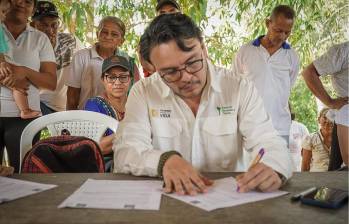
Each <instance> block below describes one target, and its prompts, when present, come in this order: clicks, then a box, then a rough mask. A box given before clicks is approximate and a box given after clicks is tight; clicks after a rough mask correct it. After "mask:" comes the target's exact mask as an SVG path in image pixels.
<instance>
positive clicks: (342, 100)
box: [327, 97, 349, 110]
mask: <svg viewBox="0 0 349 224" xmlns="http://www.w3.org/2000/svg"><path fill="white" fill-rule="evenodd" d="M348 100H349V98H348V97H339V98H336V99H332V100H331V101H330V102H329V103H328V105H327V106H328V107H329V108H331V109H336V110H339V109H341V108H342V107H343V106H344V105H346V104H348Z"/></svg>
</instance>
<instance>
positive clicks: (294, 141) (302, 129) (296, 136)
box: [289, 121, 309, 172]
mask: <svg viewBox="0 0 349 224" xmlns="http://www.w3.org/2000/svg"><path fill="white" fill-rule="evenodd" d="M308 135H309V131H308V129H307V127H306V126H305V125H304V124H302V123H299V122H297V121H292V123H291V130H290V141H289V142H290V144H289V149H290V153H291V158H292V161H293V167H294V168H295V169H294V171H296V172H299V171H301V165H302V142H303V140H304V139H305V137H307V136H308Z"/></svg>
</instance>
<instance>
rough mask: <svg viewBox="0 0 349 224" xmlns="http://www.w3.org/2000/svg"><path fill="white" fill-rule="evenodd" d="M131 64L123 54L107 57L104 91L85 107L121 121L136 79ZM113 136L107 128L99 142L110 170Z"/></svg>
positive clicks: (103, 80)
mask: <svg viewBox="0 0 349 224" xmlns="http://www.w3.org/2000/svg"><path fill="white" fill-rule="evenodd" d="M129 66H130V64H129V63H128V61H127V59H126V58H124V57H122V56H111V57H109V58H107V59H105V60H104V62H103V65H102V76H101V82H102V84H103V87H104V91H103V92H102V94H101V95H99V96H96V97H92V98H90V99H88V100H87V102H86V104H85V108H84V109H85V110H89V111H95V112H98V113H102V114H105V115H108V116H110V117H113V118H115V119H116V120H118V121H121V120H122V119H123V118H124V116H125V104H126V100H127V94H128V91H129V90H130V88H131V86H132V83H133V79H134V77H133V76H132V75H131V73H130V70H131V69H130V67H129ZM113 138H114V133H113V132H112V131H111V130H107V131H106V133H105V135H104V137H102V139H101V141H100V142H99V146H100V148H101V150H102V153H103V155H104V161H105V162H106V170H109V169H110V167H111V164H112V158H113V152H112V145H113V143H112V141H113Z"/></svg>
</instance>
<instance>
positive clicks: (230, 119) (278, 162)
mask: <svg viewBox="0 0 349 224" xmlns="http://www.w3.org/2000/svg"><path fill="white" fill-rule="evenodd" d="M208 66H209V72H208V73H209V74H208V80H207V84H206V87H205V89H204V91H203V94H202V97H201V102H200V106H199V109H198V112H197V115H196V117H195V116H194V114H193V112H192V111H191V110H190V108H189V107H188V105H187V104H186V103H185V102H184V101H183V100H182V99H181V98H180V97H179V96H177V95H175V94H174V93H173V91H172V90H171V89H170V88H169V87H168V86H167V85H166V84H165V83H164V82H163V81H162V79H161V77H160V76H159V75H158V74H157V73H156V74H154V75H152V76H151V77H149V78H147V79H143V80H141V81H139V82H138V83H136V84H135V86H134V87H133V88H132V90H131V93H130V95H129V97H128V100H127V103H126V116H125V118H124V120H123V121H122V122H121V123H120V126H119V128H118V130H117V133H116V138H115V140H114V146H113V150H114V164H115V166H114V167H115V168H114V172H123V173H132V174H134V175H149V176H156V175H157V166H158V163H159V158H160V155H161V154H162V153H163V152H165V151H170V150H176V151H178V152H179V153H180V154H181V155H182V156H183V158H184V159H186V160H187V161H189V162H190V163H191V164H192V165H193V166H194V167H195V168H197V169H198V170H200V171H212V172H213V171H242V170H246V167H247V166H248V165H249V164H244V160H243V151H242V148H243V147H242V146H244V148H246V150H249V151H252V154H253V156H256V154H257V153H258V151H259V149H260V148H262V147H263V148H265V150H266V153H265V156H264V157H263V159H262V162H263V163H265V164H267V165H268V166H270V167H272V168H273V169H274V170H276V171H278V172H279V173H281V174H283V175H284V176H285V177H287V178H288V177H290V176H291V169H292V165H291V161H290V155H289V153H288V150H287V147H286V144H285V142H284V141H283V140H282V139H281V138H280V137H278V136H277V132H276V131H275V130H274V128H273V126H272V123H271V120H270V117H269V116H268V115H267V113H266V112H265V110H264V106H263V102H262V100H261V98H260V97H259V95H258V94H257V91H256V89H255V88H254V86H253V85H252V84H251V83H250V81H248V80H247V79H243V78H240V77H234V76H232V75H231V72H230V71H229V70H226V69H223V68H219V67H215V66H213V65H211V64H210V63H209V62H208Z"/></svg>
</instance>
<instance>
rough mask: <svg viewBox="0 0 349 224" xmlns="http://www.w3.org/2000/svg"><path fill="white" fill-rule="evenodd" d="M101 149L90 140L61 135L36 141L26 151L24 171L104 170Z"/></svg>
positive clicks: (90, 171)
mask: <svg viewBox="0 0 349 224" xmlns="http://www.w3.org/2000/svg"><path fill="white" fill-rule="evenodd" d="M104 171H105V167H104V160H103V155H102V152H101V149H100V148H99V146H98V144H97V143H96V142H95V141H93V140H92V139H89V138H86V137H82V136H71V135H61V136H55V137H49V138H46V139H43V140H40V141H38V142H37V143H36V144H35V145H34V146H33V147H32V149H31V150H29V151H28V152H27V154H26V155H25V157H24V159H23V163H22V172H23V173H97V172H99V173H103V172H104Z"/></svg>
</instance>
